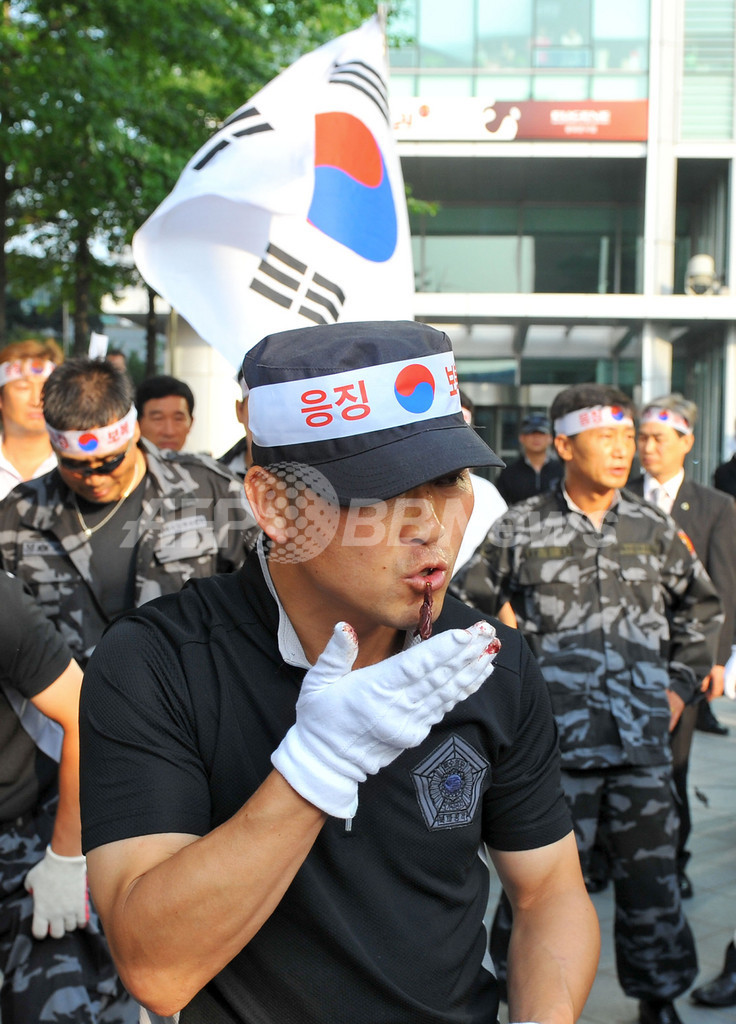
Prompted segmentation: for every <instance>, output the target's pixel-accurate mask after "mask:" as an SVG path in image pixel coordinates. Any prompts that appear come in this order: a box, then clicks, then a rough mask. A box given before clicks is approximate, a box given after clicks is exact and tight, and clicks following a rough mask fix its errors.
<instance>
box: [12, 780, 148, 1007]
mask: <svg viewBox="0 0 736 1024" xmlns="http://www.w3.org/2000/svg"><path fill="white" fill-rule="evenodd" d="M55 808H56V801H55V799H53V800H50V801H48V802H47V804H46V805H45V806H44V807H42V808H41V809H39V812H38V814H37V815H36V816H34V817H32V818H30V819H29V820H23V821H20V822H16V823H14V824H12V825H9V824H8V823H7V822H6V823H4V824H3V825H2V826H1V827H0V1022H1V1024H45V1022H49V1024H136V1022H137V1020H138V1006H137V1004H136V1003H135V1002H134V1001H133V1000H132V999H131V998H130V996H129V995H128V994H127V992H126V991H125V990H124V989H123V986H122V984H121V982H120V980H119V979H118V977H117V974H116V972H115V967H114V965H113V962H112V960H111V958H110V954H109V952H108V948H107V943H106V942H105V939H104V937H103V936H102V934H101V931H100V926H99V919H98V917H97V915H96V913H95V912H94V909H93V908H92V907H90V920H89V922H88V924H87V927H86V928H82V929H77V931H74V932H67V933H66V934H65V935H64V936H63V938H61V939H52V938H47V939H43V940H42V941H38V940H37V939H34V938H33V936H32V935H31V920H32V917H33V900H32V897H31V896H30V895H29V894H28V893H27V892H26V890H25V888H24V886H23V881H24V879H25V876H26V874H27V873H28V870H29V869H30V868H31V867H33V865H34V864H36V863H37V862H38V861H40V860H41V858H42V857H43V855H44V852H45V849H46V845H47V843H48V842H49V839H50V836H51V830H52V827H53V815H54V811H55Z"/></svg>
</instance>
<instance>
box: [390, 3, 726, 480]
mask: <svg viewBox="0 0 736 1024" xmlns="http://www.w3.org/2000/svg"><path fill="white" fill-rule="evenodd" d="M389 31H390V34H391V37H392V39H393V40H394V45H393V46H392V48H391V51H390V55H389V57H390V69H391V79H390V86H391V102H392V110H393V112H394V118H395V128H396V136H397V140H398V144H399V152H400V154H401V157H402V164H403V169H404V176H405V180H406V182H407V184H408V185H409V187H410V190H411V194H412V196H413V197H414V198H416V199H418V200H422V203H421V206H420V207H419V208H418V210H417V212H412V208H411V204H410V222H411V230H412V244H413V253H414V268H415V280H416V289H417V301H416V315H417V318H419V319H424V320H427V321H428V322H433V323H436V324H437V325H438V326H445V328H446V329H447V331H448V333H449V334H450V336H451V337H452V339H453V343H454V345H455V349H456V353H457V355H458V366H459V369H460V372H461V377H462V378H463V379H464V380H465V381H466V382H467V383H468V386H469V389H470V392H471V395H472V397H473V398H474V400H475V401H476V406H477V407H478V408H479V420H480V422H481V423H482V425H483V426H484V429H485V430H486V432H487V437H488V440H489V441H490V442H491V443H492V444H493V443H495V444H497V445H498V446H499V449H500V451H501V452H502V453H504V454H505V455H507V456H508V455H511V454H513V451H514V448H515V445H516V440H515V436H516V427H517V425H518V422H519V419H520V418H521V417H522V416H523V415H524V413H525V412H526V411H527V410H528V409H530V408H543V407H545V406H546V405H547V404H548V402H549V401H550V400H551V398H552V397H553V395H554V394H555V393H556V392H557V391H558V390H559V389H560V387H562V386H564V385H565V384H567V383H573V382H575V381H581V380H591V379H597V380H601V381H603V380H605V381H611V382H613V383H617V384H618V385H619V386H621V387H624V388H625V390H627V391H628V392H629V393H630V394H632V395H633V397H634V398H636V399H640V398H644V399H646V398H650V397H653V394H652V392H654V393H662V392H663V391H665V390H669V387H670V386H674V385H675V384H676V385H677V386H679V387H680V389H681V390H684V391H686V392H687V393H688V394H689V396H690V397H692V398H694V399H695V400H696V401H698V402H699V404H700V405H701V430H700V431H699V436H698V440H697V444H696V449H695V451H694V456H693V459H694V469H693V472H694V475H695V477H696V478H699V479H701V480H702V482H708V480H709V478H710V474H711V473H712V469H713V468H714V465H715V464H716V463H717V462H718V461H720V459H721V455H722V446H723V439H724V435H725V434H726V433H730V431H729V430H728V429H727V427H726V426H725V425H726V424H732V423H733V420H734V417H735V416H736V383H735V384H733V385H732V384H731V379H732V378H734V379H736V358H735V356H734V351H735V343H734V321H736V313H735V311H734V309H735V304H734V302H733V301H731V300H729V299H728V297H727V296H726V294H725V292H726V288H725V287H724V286H725V285H727V284H728V282H729V279H730V277H731V275H732V265H733V263H734V232H733V231H732V228H731V224H732V218H733V206H734V202H733V191H734V167H733V161H734V156H735V155H736V146H734V138H735V133H734V119H735V117H736V110H735V109H734V85H735V83H734V43H735V39H736V0H514V2H513V3H511V4H509V3H508V2H506V0H458V2H457V3H455V4H453V5H452V8H451V9H450V8H449V7H448V5H447V4H446V3H440V2H439V0H404V3H403V4H402V5H401V7H400V12H399V14H398V15H397V16H395V17H393V18H392V20H391V21H390V23H389ZM673 40H674V46H673ZM668 62H669V63H668ZM698 253H706V254H709V255H711V256H712V257H713V260H714V262H715V266H716V268H717V273H718V278H719V282H718V287H719V288H720V294H716V292H717V291H718V288H715V289H714V290H713V292H712V294H709V295H707V296H702V297H701V305H700V306H697V307H696V306H693V304H692V299H691V297H690V296H688V295H686V294H685V292H686V287H685V281H686V272H687V267H688V261H689V260H690V258H691V257H692V256H693V255H695V254H698ZM734 290H736V288H735V289H734ZM655 313H656V315H654V314H655ZM714 386H715V388H716V391H715V392H714ZM704 407H707V408H705V414H703V408H704Z"/></svg>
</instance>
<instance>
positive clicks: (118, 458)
mask: <svg viewBox="0 0 736 1024" xmlns="http://www.w3.org/2000/svg"><path fill="white" fill-rule="evenodd" d="M132 444H133V442H132V441H131V442H130V444H129V445H128V447H127V448H126V449H125V451H124V452H119V453H118V454H117V455H111V456H110V457H109V458H108V459H101V460H100V463H99V465H97V466H90V464H89V463H88V462H83V461H81V460H80V459H70V458H69V457H68V456H66V455H57V456H56V458H57V459H58V461H59V465H60V466H62V467H63V468H64V469H66V470H67V471H68V472H69V473H74V475H75V476H81V477H88V476H109V475H110V473H114V472H115V470H116V469H117V468H118V466H120V465H122V463H123V460H124V459H125V457H126V456H127V454H128V452H129V451H130V448H131V445H132Z"/></svg>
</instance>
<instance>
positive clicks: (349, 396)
mask: <svg viewBox="0 0 736 1024" xmlns="http://www.w3.org/2000/svg"><path fill="white" fill-rule="evenodd" d="M387 382H390V383H389V384H388V386H387ZM275 409H278V415H277V416H275V415H274V410H275ZM458 412H460V392H459V390H458V384H457V371H456V369H455V360H454V357H453V355H452V352H439V353H435V354H434V355H431V356H425V357H420V358H417V359H406V360H400V361H397V362H393V363H380V364H378V365H376V366H364V367H362V368H360V369H355V370H342V371H341V372H340V373H332V374H325V375H322V376H319V377H310V378H306V379H305V378H301V379H299V380H288V381H281V382H279V383H276V384H264V385H261V386H259V387H255V388H252V389H251V390H250V392H249V398H248V416H249V418H248V423H249V429H250V432H251V435H252V437H253V440H254V442H255V443H256V444H257V445H260V446H262V447H268V448H276V447H279V446H281V445H297V444H308V443H310V442H312V441H324V440H327V439H332V438H340V437H353V436H355V435H356V434H367V433H369V432H371V431H374V430H388V429H390V428H391V427H399V426H403V425H405V424H413V423H416V422H418V421H421V420H430V419H431V420H434V419H437V418H438V417H440V416H450V415H452V414H453V413H458Z"/></svg>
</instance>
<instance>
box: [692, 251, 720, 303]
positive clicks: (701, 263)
mask: <svg viewBox="0 0 736 1024" xmlns="http://www.w3.org/2000/svg"><path fill="white" fill-rule="evenodd" d="M720 291H721V282H720V281H719V280H718V275H717V274H716V261H715V260H714V259H713V257H712V256H708V255H707V254H706V253H697V254H696V255H695V256H691V257H690V259H689V260H688V261H687V270H686V272H685V292H686V294H687V295H717V294H718V293H719V292H720Z"/></svg>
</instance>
